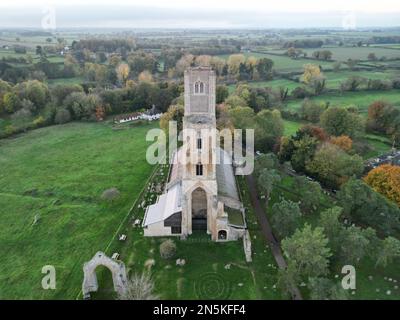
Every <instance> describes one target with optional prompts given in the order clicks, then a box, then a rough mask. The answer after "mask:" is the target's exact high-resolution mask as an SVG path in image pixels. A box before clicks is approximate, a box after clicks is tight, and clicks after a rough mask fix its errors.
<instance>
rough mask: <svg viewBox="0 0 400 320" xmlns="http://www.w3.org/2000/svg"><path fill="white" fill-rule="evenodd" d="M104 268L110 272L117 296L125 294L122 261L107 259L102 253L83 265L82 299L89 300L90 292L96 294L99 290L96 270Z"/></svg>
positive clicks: (124, 274)
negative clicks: (99, 267)
mask: <svg viewBox="0 0 400 320" xmlns="http://www.w3.org/2000/svg"><path fill="white" fill-rule="evenodd" d="M98 266H105V267H106V268H108V269H109V270H110V271H111V274H112V279H113V283H114V290H115V291H116V292H117V293H118V294H123V293H125V290H126V284H127V282H128V281H127V277H126V269H125V264H124V263H123V262H122V261H115V260H113V259H111V258H109V257H107V256H106V255H105V254H104V253H103V252H101V251H99V252H97V253H96V254H95V255H94V257H93V258H92V260H90V261H88V262H85V264H84V265H83V274H84V278H83V283H82V292H83V297H84V299H88V298H90V292H96V291H97V290H98V288H99V285H98V283H97V276H96V268H97V267H98Z"/></svg>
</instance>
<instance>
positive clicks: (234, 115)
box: [228, 107, 256, 130]
mask: <svg viewBox="0 0 400 320" xmlns="http://www.w3.org/2000/svg"><path fill="white" fill-rule="evenodd" d="M228 112H229V117H230V118H231V120H232V122H233V125H234V126H235V128H236V129H244V130H245V129H251V128H253V129H254V128H255V126H256V121H255V114H254V111H253V109H251V108H249V107H236V108H232V109H229V111H228Z"/></svg>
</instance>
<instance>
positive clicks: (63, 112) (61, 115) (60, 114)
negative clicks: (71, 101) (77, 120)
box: [54, 109, 71, 124]
mask: <svg viewBox="0 0 400 320" xmlns="http://www.w3.org/2000/svg"><path fill="white" fill-rule="evenodd" d="M69 121H71V113H70V112H69V111H68V110H67V109H59V110H57V112H56V115H55V117H54V122H55V123H56V124H63V123H67V122H69Z"/></svg>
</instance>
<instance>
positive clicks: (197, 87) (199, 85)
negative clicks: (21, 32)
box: [194, 81, 205, 94]
mask: <svg viewBox="0 0 400 320" xmlns="http://www.w3.org/2000/svg"><path fill="white" fill-rule="evenodd" d="M204 89H205V86H204V83H203V82H201V81H197V82H196V83H195V84H194V93H195V94H203V93H204V91H205V90H204Z"/></svg>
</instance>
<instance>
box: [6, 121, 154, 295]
mask: <svg viewBox="0 0 400 320" xmlns="http://www.w3.org/2000/svg"><path fill="white" fill-rule="evenodd" d="M154 126H156V124H152V125H143V126H140V127H135V128H130V129H126V130H118V131H113V130H112V128H111V126H110V125H108V124H105V123H104V124H97V123H70V124H67V125H62V126H53V127H47V128H42V129H38V130H34V131H31V132H29V133H27V134H24V135H22V136H18V137H15V138H12V139H5V140H1V141H0V167H1V168H2V169H1V173H0V256H1V263H0V299H22V298H26V299H49V298H51V299H75V298H76V297H77V295H78V293H79V292H80V287H81V283H82V280H83V278H82V277H83V274H82V266H83V262H84V261H88V260H89V259H91V257H92V256H93V255H94V253H96V251H98V250H105V248H106V247H107V245H108V243H109V242H110V241H111V240H112V238H113V235H114V233H115V232H116V230H117V228H118V226H119V224H120V223H121V220H122V219H123V218H124V217H125V216H126V215H127V213H128V211H129V208H130V206H131V205H132V203H133V202H134V201H135V199H136V198H137V196H138V194H139V192H140V190H141V189H142V188H143V186H144V184H145V181H146V179H147V178H148V176H149V175H150V172H151V171H152V167H151V166H150V165H149V164H148V163H147V162H146V159H145V152H146V146H147V145H148V142H146V141H145V135H146V132H147V131H148V130H149V129H151V128H153V127H154ZM128 128H129V127H128ZM111 187H116V188H118V189H119V190H120V192H121V196H120V198H119V199H118V200H116V201H114V202H113V203H104V202H103V201H101V200H100V195H101V194H102V192H103V191H104V190H106V189H108V188H111ZM35 216H36V217H37V218H38V222H37V224H35V225H34V224H33V221H34V218H35ZM44 265H54V266H55V268H56V272H57V289H56V290H54V291H52V290H49V291H46V290H43V289H42V288H41V279H42V277H43V276H44V275H42V274H41V269H42V267H43V266H44Z"/></svg>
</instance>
